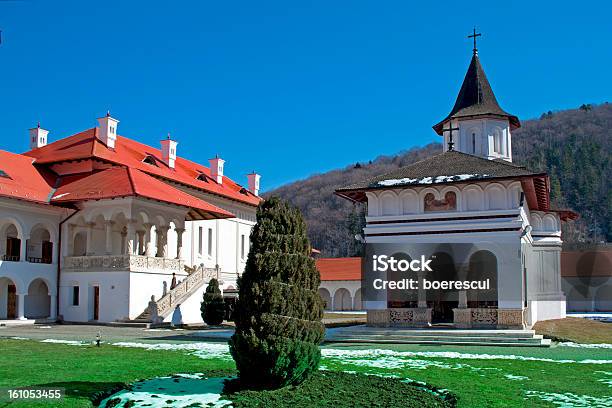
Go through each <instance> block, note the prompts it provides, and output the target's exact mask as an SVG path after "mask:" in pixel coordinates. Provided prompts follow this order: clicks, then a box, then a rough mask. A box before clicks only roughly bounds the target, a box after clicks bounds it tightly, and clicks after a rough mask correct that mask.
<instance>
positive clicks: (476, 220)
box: [336, 50, 577, 328]
mask: <svg viewBox="0 0 612 408" xmlns="http://www.w3.org/2000/svg"><path fill="white" fill-rule="evenodd" d="M519 126H520V122H519V119H518V118H517V117H516V116H514V115H510V114H508V113H506V112H505V111H503V110H502V109H501V108H500V106H499V104H498V103H497V100H496V98H495V95H494V94H493V91H492V89H491V86H490V85H489V82H488V80H487V78H486V76H485V73H484V70H483V69H482V66H481V64H480V61H479V58H478V53H477V51H476V50H474V55H473V57H472V60H471V63H470V65H469V68H468V71H467V74H466V76H465V79H464V81H463V85H462V87H461V90H460V92H459V96H458V97H457V101H456V102H455V106H454V107H453V109H452V110H451V112H450V113H449V114H448V115H447V116H446V118H444V119H443V120H442V121H441V122H440V123H438V124H437V125H435V126H434V130H435V131H436V132H437V133H438V134H439V135H441V136H443V137H444V149H443V150H444V151H443V153H441V154H439V155H436V156H433V157H431V158H429V159H426V160H423V161H420V162H417V163H415V164H412V165H410V166H407V167H403V168H400V169H398V170H396V171H393V172H391V173H389V174H384V175H381V176H379V177H375V178H372V179H369V180H366V181H364V182H362V183H357V184H354V185H351V186H347V187H345V188H342V189H339V190H337V192H336V193H337V194H338V195H339V196H341V197H344V198H347V199H349V200H352V201H355V202H360V203H366V204H367V217H366V227H365V228H364V231H363V238H364V240H365V242H366V244H367V245H366V246H368V245H377V244H387V245H397V246H398V247H404V248H407V249H406V250H405V251H401V252H402V255H403V256H405V257H408V258H414V257H417V256H421V255H425V256H426V257H427V258H428V259H429V258H431V257H432V256H434V258H435V259H436V261H435V262H437V267H438V269H437V270H438V271H439V272H438V273H439V274H442V275H445V276H446V277H449V278H452V279H455V280H465V279H470V278H471V277H477V276H478V277H487V278H490V279H491V281H492V282H494V287H493V288H491V292H490V293H488V295H490V297H489V298H487V299H482V298H480V299H479V295H478V294H477V293H476V292H475V291H465V290H462V291H455V292H442V291H438V292H437V294H435V295H433V296H429V295H427V293H425V291H424V290H419V291H418V293H416V294H415V296H413V298H401V299H397V298H396V297H395V295H396V294H397V293H395V292H393V291H391V290H388V291H386V292H384V291H383V292H381V293H379V296H378V297H375V298H373V297H370V296H366V294H367V291H366V294H364V299H363V300H364V305H365V307H366V309H368V322H369V323H370V324H372V325H382V326H426V325H429V324H432V323H433V324H435V323H445V324H451V325H454V326H455V327H498V328H524V327H528V326H531V325H533V324H534V323H535V322H536V321H538V320H544V319H552V318H562V317H564V316H565V296H564V294H563V292H562V290H561V277H560V252H561V243H562V241H561V222H562V221H563V220H567V219H573V218H575V217H576V216H577V215H576V214H575V213H573V212H571V211H556V210H553V209H551V208H550V204H549V179H548V176H547V175H546V174H545V173H542V172H532V171H529V170H527V169H526V168H524V167H521V166H519V165H516V164H514V163H512V137H511V133H512V130H514V129H516V128H517V127H519ZM451 132H452V137H451ZM411 251H412V253H410V252H411ZM416 252H420V253H416ZM387 277H390V276H387ZM422 277H423V276H422V275H419V276H418V278H419V279H420V278H422ZM430 279H431V278H430ZM449 280H450V279H449ZM428 296H429V297H428ZM481 297H482V296H481Z"/></svg>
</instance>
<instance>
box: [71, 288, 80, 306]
mask: <svg viewBox="0 0 612 408" xmlns="http://www.w3.org/2000/svg"><path fill="white" fill-rule="evenodd" d="M78 305H79V287H78V286H73V287H72V306H78Z"/></svg>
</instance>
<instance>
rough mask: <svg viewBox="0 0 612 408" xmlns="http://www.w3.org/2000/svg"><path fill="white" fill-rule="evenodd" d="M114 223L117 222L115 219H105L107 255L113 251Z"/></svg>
mask: <svg viewBox="0 0 612 408" xmlns="http://www.w3.org/2000/svg"><path fill="white" fill-rule="evenodd" d="M113 224H115V221H113V220H107V221H104V225H105V227H106V255H110V254H112V253H113Z"/></svg>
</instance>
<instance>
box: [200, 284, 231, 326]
mask: <svg viewBox="0 0 612 408" xmlns="http://www.w3.org/2000/svg"><path fill="white" fill-rule="evenodd" d="M200 311H201V312H202V319H203V320H204V321H205V322H206V324H208V325H210V326H218V325H220V324H221V323H223V317H224V316H225V302H224V301H223V295H221V290H220V289H219V282H218V281H217V280H216V279H214V278H213V279H211V280H210V282H209V283H208V286H207V287H206V292H204V299H203V300H202V303H201V305H200Z"/></svg>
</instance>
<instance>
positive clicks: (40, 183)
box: [0, 150, 56, 203]
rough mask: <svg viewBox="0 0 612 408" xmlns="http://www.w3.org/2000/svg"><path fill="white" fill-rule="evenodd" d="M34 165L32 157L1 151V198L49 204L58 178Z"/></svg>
mask: <svg viewBox="0 0 612 408" xmlns="http://www.w3.org/2000/svg"><path fill="white" fill-rule="evenodd" d="M32 163H33V160H32V158H31V157H27V156H23V155H20V154H15V153H10V152H6V151H4V150H0V170H1V171H2V173H0V196H4V197H12V198H18V199H21V200H27V201H34V202H39V203H47V202H48V200H49V195H50V194H51V191H52V187H53V184H54V183H55V179H56V176H55V175H53V174H52V173H50V172H47V171H45V170H39V169H37V168H36V167H35V166H34V165H33V164H32Z"/></svg>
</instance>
